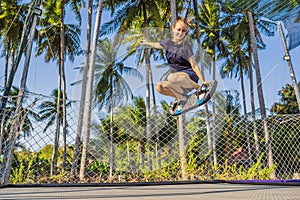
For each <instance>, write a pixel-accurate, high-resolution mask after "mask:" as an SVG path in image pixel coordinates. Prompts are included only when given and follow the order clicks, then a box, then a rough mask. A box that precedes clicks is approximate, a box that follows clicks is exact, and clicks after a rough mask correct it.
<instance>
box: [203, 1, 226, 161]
mask: <svg viewBox="0 0 300 200" xmlns="http://www.w3.org/2000/svg"><path fill="white" fill-rule="evenodd" d="M199 19H200V37H201V38H202V45H203V48H204V49H205V51H206V53H207V54H208V55H210V56H211V58H212V66H211V68H212V79H213V80H215V79H216V61H217V59H218V56H219V54H220V52H226V46H225V41H224V40H223V38H222V31H221V30H222V29H223V28H224V27H225V25H226V23H227V21H226V19H225V18H224V17H223V16H222V15H221V5H220V3H219V2H218V1H217V2H215V1H209V0H203V2H202V5H201V6H200V15H199ZM214 102H215V98H214V97H213V98H212V117H213V121H212V123H213V125H212V127H213V128H215V120H216V114H215V103H214ZM214 134H215V131H213V132H212V153H213V159H214V164H217V155H216V151H215V148H216V146H215V137H214Z"/></svg>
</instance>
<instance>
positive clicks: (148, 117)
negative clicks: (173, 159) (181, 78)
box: [143, 0, 152, 171]
mask: <svg viewBox="0 0 300 200" xmlns="http://www.w3.org/2000/svg"><path fill="white" fill-rule="evenodd" d="M146 3H147V1H146V0H143V16H144V28H145V30H144V34H145V38H146V40H148V20H147V10H146V7H147V6H146ZM144 51H145V61H146V121H147V122H146V135H147V147H148V154H147V160H148V167H149V171H152V158H151V151H152V142H151V111H150V57H149V54H148V49H147V48H145V49H144Z"/></svg>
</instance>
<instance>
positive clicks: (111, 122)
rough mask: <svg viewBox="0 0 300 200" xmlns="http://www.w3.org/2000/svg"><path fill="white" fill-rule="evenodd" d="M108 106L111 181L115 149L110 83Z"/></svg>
mask: <svg viewBox="0 0 300 200" xmlns="http://www.w3.org/2000/svg"><path fill="white" fill-rule="evenodd" d="M110 83H111V84H112V76H111V77H110ZM109 101H110V102H109V104H110V105H109V107H110V133H109V136H110V159H109V179H110V182H112V181H113V171H114V168H115V167H114V166H115V149H114V114H113V112H114V109H113V88H112V85H110V97H109Z"/></svg>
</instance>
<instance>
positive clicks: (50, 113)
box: [39, 89, 71, 174]
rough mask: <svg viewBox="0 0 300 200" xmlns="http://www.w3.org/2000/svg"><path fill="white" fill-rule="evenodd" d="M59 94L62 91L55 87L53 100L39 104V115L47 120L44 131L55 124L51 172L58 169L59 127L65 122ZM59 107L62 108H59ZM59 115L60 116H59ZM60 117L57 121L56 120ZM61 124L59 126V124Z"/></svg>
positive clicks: (69, 104)
mask: <svg viewBox="0 0 300 200" xmlns="http://www.w3.org/2000/svg"><path fill="white" fill-rule="evenodd" d="M58 95H61V96H62V94H61V93H59V92H58V89H55V90H53V91H52V94H51V97H53V101H45V102H42V103H41V105H40V106H39V109H40V111H39V115H40V119H41V120H47V121H48V122H47V123H46V126H45V127H44V129H43V131H44V132H46V131H47V130H48V129H49V128H50V127H52V126H53V125H55V134H54V142H53V146H54V148H53V152H52V161H51V174H54V173H55V171H56V165H57V156H58V148H59V134H57V133H59V130H57V129H59V128H60V125H62V124H63V118H62V115H63V113H62V107H63V105H62V102H61V101H60V104H59V105H58V104H57V102H58V101H57V99H58ZM70 106H71V102H68V103H67V104H66V107H67V108H68V107H70ZM57 107H59V108H60V109H57ZM57 110H59V113H57ZM57 116H59V117H57ZM57 119H59V121H58V122H57V121H56V120H57ZM57 124H59V126H57Z"/></svg>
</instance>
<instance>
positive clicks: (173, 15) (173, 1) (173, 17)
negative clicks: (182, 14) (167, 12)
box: [170, 0, 177, 26]
mask: <svg viewBox="0 0 300 200" xmlns="http://www.w3.org/2000/svg"><path fill="white" fill-rule="evenodd" d="M170 4H171V23H172V26H173V25H174V24H175V23H176V18H177V11H176V0H171V2H170Z"/></svg>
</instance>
